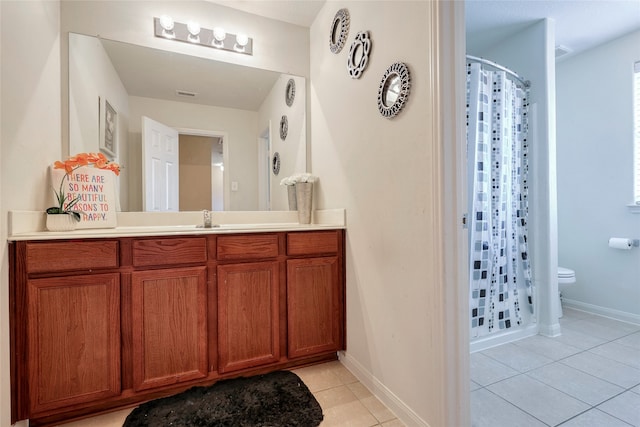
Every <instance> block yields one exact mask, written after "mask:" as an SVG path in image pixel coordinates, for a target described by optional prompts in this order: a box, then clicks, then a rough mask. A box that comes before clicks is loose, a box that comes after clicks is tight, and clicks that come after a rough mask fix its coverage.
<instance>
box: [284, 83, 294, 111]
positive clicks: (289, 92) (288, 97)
mask: <svg viewBox="0 0 640 427" xmlns="http://www.w3.org/2000/svg"><path fill="white" fill-rule="evenodd" d="M295 97H296V82H295V80H293V79H289V81H288V82H287V89H286V90H285V93H284V100H285V101H286V103H287V105H288V106H289V107H291V105H292V104H293V100H294V99H295Z"/></svg>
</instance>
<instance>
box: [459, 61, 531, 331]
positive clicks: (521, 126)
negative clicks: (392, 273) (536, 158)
mask: <svg viewBox="0 0 640 427" xmlns="http://www.w3.org/2000/svg"><path fill="white" fill-rule="evenodd" d="M521 86H522V85H518V84H517V83H516V82H515V81H514V80H512V79H510V78H508V76H507V74H506V73H505V72H504V71H494V70H491V69H489V68H488V67H484V66H483V65H482V64H480V63H474V62H471V63H468V65H467V153H468V162H469V163H468V172H469V189H470V191H469V197H470V199H469V212H470V214H469V216H470V218H469V249H470V251H469V252H470V254H469V263H470V265H469V267H470V270H469V271H470V310H471V337H479V336H483V335H488V334H491V333H495V332H500V331H504V330H508V329H510V328H514V327H516V326H518V325H521V324H522V315H521V311H520V310H521V307H520V304H521V303H522V302H524V303H525V304H526V305H527V306H528V308H529V309H530V310H533V305H532V304H533V301H532V297H531V295H532V291H531V268H530V264H529V259H528V250H527V217H528V183H527V172H528V141H527V131H528V126H527V112H528V111H527V110H528V102H529V101H528V98H529V93H528V89H527V88H524V87H521ZM521 292H526V298H523V296H524V295H522V296H521V295H520V293H521Z"/></svg>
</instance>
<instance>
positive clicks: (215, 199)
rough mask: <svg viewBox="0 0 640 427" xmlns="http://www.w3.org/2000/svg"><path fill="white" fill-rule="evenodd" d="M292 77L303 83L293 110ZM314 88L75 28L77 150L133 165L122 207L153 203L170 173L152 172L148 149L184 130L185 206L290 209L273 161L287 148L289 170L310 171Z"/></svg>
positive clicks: (72, 142) (72, 120)
mask: <svg viewBox="0 0 640 427" xmlns="http://www.w3.org/2000/svg"><path fill="white" fill-rule="evenodd" d="M290 79H294V80H295V84H296V86H297V87H298V88H301V89H300V90H298V91H297V93H296V102H295V103H294V104H293V106H291V107H289V106H287V105H286V103H285V101H284V100H283V97H282V93H284V92H285V90H286V87H287V84H288V82H289V80H290ZM305 87H306V81H305V79H304V78H303V77H299V76H291V75H286V74H280V73H276V72H273V71H267V70H262V69H258V68H253V67H246V66H241V65H235V64H230V63H225V62H220V61H214V60H211V59H204V58H199V57H194V56H190V55H184V54H179V53H175V52H170V51H164V50H160V49H152V48H149V47H142V46H137V45H133V44H129V43H123V42H119V41H113V40H106V39H101V38H97V37H92V36H85V35H81V34H75V33H69V149H70V153H72V154H75V153H78V152H95V151H99V150H102V151H103V152H105V153H106V154H108V155H109V156H111V157H112V158H113V159H114V160H116V161H118V162H119V163H121V165H122V166H123V173H122V175H121V177H120V178H119V180H120V182H119V190H120V204H121V208H122V210H123V211H141V210H143V207H145V208H146V210H152V209H150V208H149V207H147V206H144V204H143V197H144V193H145V188H144V187H145V185H146V184H147V183H148V182H149V180H152V179H163V173H156V175H157V176H155V177H154V176H153V173H151V172H150V171H149V170H148V169H149V168H147V170H146V172H145V173H144V174H143V166H142V165H143V161H144V159H143V152H144V151H145V150H143V146H144V144H154V142H153V141H152V139H153V138H149V137H148V136H147V137H145V134H151V135H160V137H159V139H157V141H156V142H155V144H156V145H157V144H161V142H158V141H162V138H164V137H166V138H173V137H174V136H171V135H175V137H176V138H177V139H178V147H179V148H178V149H177V151H178V153H177V154H178V159H179V160H178V163H177V165H176V167H178V168H179V193H180V197H179V199H180V203H179V206H178V210H200V209H213V210H286V209H287V199H286V197H287V196H286V191H283V190H282V188H281V187H280V185H279V184H280V183H279V181H278V182H275V179H274V178H273V176H272V175H271V174H270V172H271V168H270V161H271V157H272V155H273V153H275V152H276V151H277V152H279V153H280V157H281V172H280V173H281V174H282V176H288V175H291V174H293V173H296V172H303V171H306V146H307V135H306V120H307V116H306V110H305V108H306V99H305V90H304V88H305ZM285 113H286V114H287V116H288V121H289V123H288V125H289V126H288V135H289V136H288V137H287V139H286V141H282V140H281V139H280V138H279V123H280V119H281V117H282V115H283V114H285ZM143 118H146V119H144V120H145V123H149V121H148V120H147V119H150V121H151V122H152V123H154V127H153V129H151V130H149V129H148V127H149V125H148V124H147V125H146V126H147V129H143V124H142V123H143ZM114 120H115V121H114ZM156 123H157V124H158V125H157V127H156V126H155V124H156ZM143 130H144V132H143ZM173 132H175V134H173ZM167 135H168V136H167ZM146 152H147V153H148V152H149V151H148V150H147V151H146ZM156 172H157V171H156ZM143 175H144V176H143Z"/></svg>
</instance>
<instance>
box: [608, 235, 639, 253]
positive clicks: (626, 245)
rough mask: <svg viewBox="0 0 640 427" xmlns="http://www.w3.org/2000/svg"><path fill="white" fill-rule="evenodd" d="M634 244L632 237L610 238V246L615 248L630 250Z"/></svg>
mask: <svg viewBox="0 0 640 427" xmlns="http://www.w3.org/2000/svg"><path fill="white" fill-rule="evenodd" d="M632 246H633V241H632V240H631V239H626V238H624V237H612V238H610V239H609V247H610V248H613V249H622V250H625V251H628V250H630V249H631V247H632Z"/></svg>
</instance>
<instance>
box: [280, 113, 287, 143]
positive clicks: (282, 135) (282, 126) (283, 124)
mask: <svg viewBox="0 0 640 427" xmlns="http://www.w3.org/2000/svg"><path fill="white" fill-rule="evenodd" d="M287 133H289V120H287V116H282V118H281V119H280V139H281V140H283V141H284V140H285V139H287Z"/></svg>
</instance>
